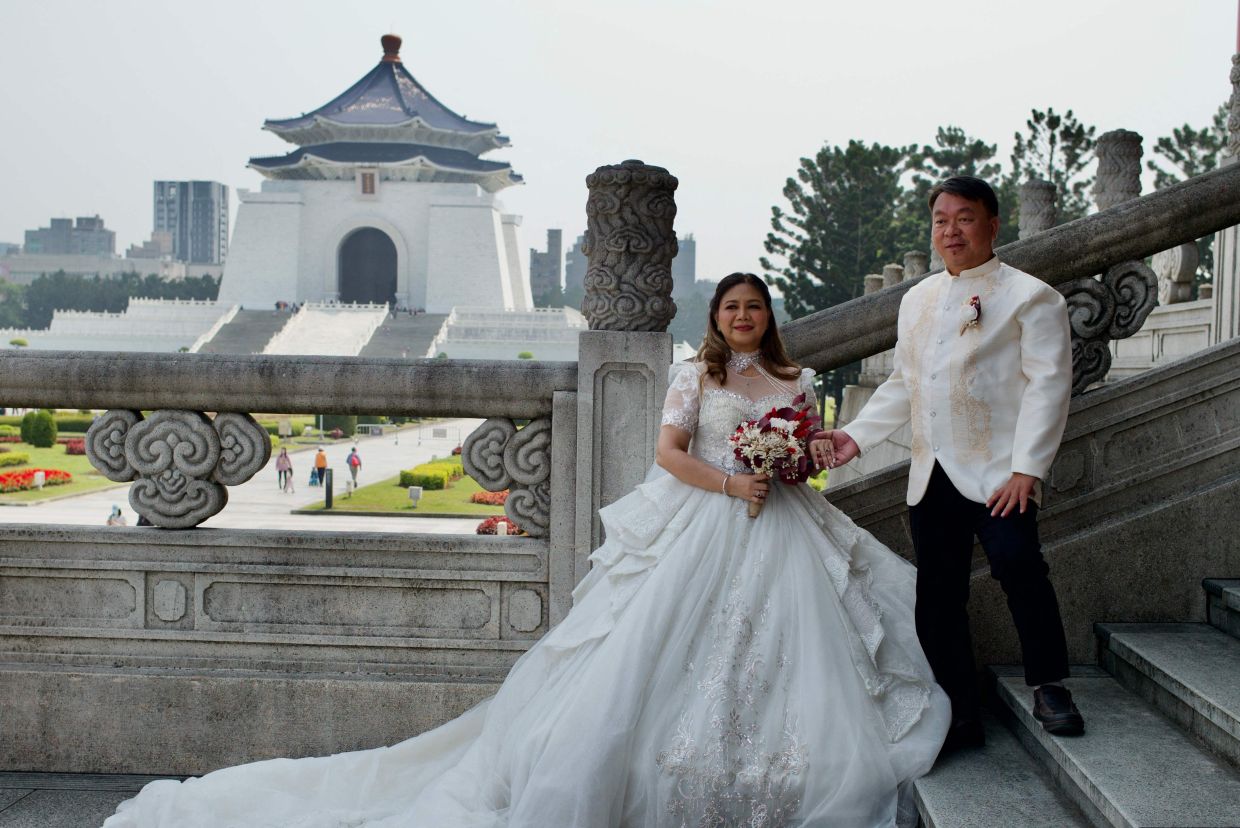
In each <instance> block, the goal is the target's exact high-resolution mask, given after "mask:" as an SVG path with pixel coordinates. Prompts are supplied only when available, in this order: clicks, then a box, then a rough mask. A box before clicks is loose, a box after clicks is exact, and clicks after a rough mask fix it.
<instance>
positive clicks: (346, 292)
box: [337, 227, 396, 304]
mask: <svg viewBox="0 0 1240 828" xmlns="http://www.w3.org/2000/svg"><path fill="white" fill-rule="evenodd" d="M337 264H338V267H337V272H338V273H339V274H340V276H339V290H340V301H341V302H345V303H348V302H376V303H379V304H386V303H388V302H394V301H395V300H396V245H395V244H393V243H392V239H391V238H390V237H389V236H388V234H387V233H384V232H383V231H382V230H378V229H376V228H374V227H362V228H361V229H358V230H355V231H353V232H352V233H350V234H349V235H348V236H346V237H345V240H344V241H343V242H341V244H340V254H339V261H338V262H337Z"/></svg>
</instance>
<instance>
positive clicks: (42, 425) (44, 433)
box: [26, 411, 56, 448]
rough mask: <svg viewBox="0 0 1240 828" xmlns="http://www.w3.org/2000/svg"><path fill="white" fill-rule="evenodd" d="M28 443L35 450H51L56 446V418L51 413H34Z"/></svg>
mask: <svg viewBox="0 0 1240 828" xmlns="http://www.w3.org/2000/svg"><path fill="white" fill-rule="evenodd" d="M26 416H27V417H29V418H30V425H29V426H28V429H29V433H28V436H27V439H26V442H27V443H29V444H30V445H32V446H34V447H35V448H51V447H52V446H54V445H56V418H55V417H53V416H52V414H51V412H50V411H32V412H30V413H29V414H28V415H26Z"/></svg>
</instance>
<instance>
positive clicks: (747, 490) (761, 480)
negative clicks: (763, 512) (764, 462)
mask: <svg viewBox="0 0 1240 828" xmlns="http://www.w3.org/2000/svg"><path fill="white" fill-rule="evenodd" d="M768 480H770V478H768V477H767V476H766V475H765V474H734V475H732V476H731V477H730V478H728V494H729V495H731V496H732V497H739V498H740V499H741V500H748V501H749V502H750V503H761V502H762V501H763V500H765V499H766V493H767V492H768V491H770V488H771V484H770V483H769V482H767V481H768Z"/></svg>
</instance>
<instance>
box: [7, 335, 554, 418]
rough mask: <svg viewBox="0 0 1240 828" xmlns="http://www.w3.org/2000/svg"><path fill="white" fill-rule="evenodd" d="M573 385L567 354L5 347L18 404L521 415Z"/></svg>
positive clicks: (541, 408) (10, 391)
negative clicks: (547, 357)
mask: <svg viewBox="0 0 1240 828" xmlns="http://www.w3.org/2000/svg"><path fill="white" fill-rule="evenodd" d="M576 388H577V366H576V364H575V363H571V362H531V361H524V360H518V361H512V362H505V363H499V364H495V363H489V362H480V361H474V360H446V359H420V360H398V359H375V358H367V359H363V358H361V357H304V356H268V355H251V356H241V355H226V354H156V353H110V352H99V351H80V352H69V353H65V352H63V351H57V352H52V351H42V352H41V351H5V352H3V353H2V354H0V399H3V400H4V402H5V404H6V405H9V406H12V407H20V408H103V409H106V408H135V407H137V408H144V409H152V408H155V409H158V408H181V409H195V410H199V411H251V412H255V411H262V412H291V411H314V412H316V413H322V414H398V415H411V414H417V415H422V416H434V417H448V416H453V417H456V416H462V417H495V416H504V417H516V418H522V419H528V418H532V417H538V416H541V415H546V414H547V413H548V412H550V411H551V407H552V397H553V395H554V393H555V392H556V391H574V390H576Z"/></svg>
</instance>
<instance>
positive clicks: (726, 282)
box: [697, 273, 801, 385]
mask: <svg viewBox="0 0 1240 828" xmlns="http://www.w3.org/2000/svg"><path fill="white" fill-rule="evenodd" d="M737 285H753V287H754V288H755V289H756V290H757V291H758V293H760V294H761V295H762V302H763V304H765V305H766V312H767V319H768V321H767V326H766V333H764V334H762V341H761V342H760V343H759V344H758V349H759V350H760V351H761V352H762V359H763V361H764V362H765V363H766V368H767V370H768V371H770V372H771V373H772V374H774V375H775V376H777V377H779V378H781V379H789V380H790V379H796V378H797V376H799V375H800V372H801V366H799V365H797V364H796V363H795V362H793V361H792V359H791V358H790V357H789V356H788V352H787V351H786V350H785V349H784V340H783V337H781V336H780V335H779V325H777V324H776V323H775V313H774V312H773V311H772V310H771V291H770V289H769V288H767V286H766V282H764V281H762V280H761V279H759V278H758V277H757V276H755V275H753V274H752V273H730V274H728V275H727V276H725V277H723V279H722V280H720V282H719V284H718V286H717V287H716V288H715V295H714V296H712V297H711V300H710V319H709V320H707V323H706V335H705V336H704V337H702V346H701V347H700V348H698V352H697V358H698V361H699V362H705V363H706V373H708V374H710V375H711V376H712V377H714V378H715V379H716V380H718V382H719V384H720V385H723V384H724V383H725V382H727V377H728V359H729V358H730V357H731V356H732V349H731V348H730V347H729V346H728V341H727V340H726V339H724V338H723V334H722V333H720V331H719V321H718V317H719V305H720V304H721V303H722V302H723V296H724V294H726V293H727V292H728V291H729V290H731V289H732V288H734V287H736V286H737Z"/></svg>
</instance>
